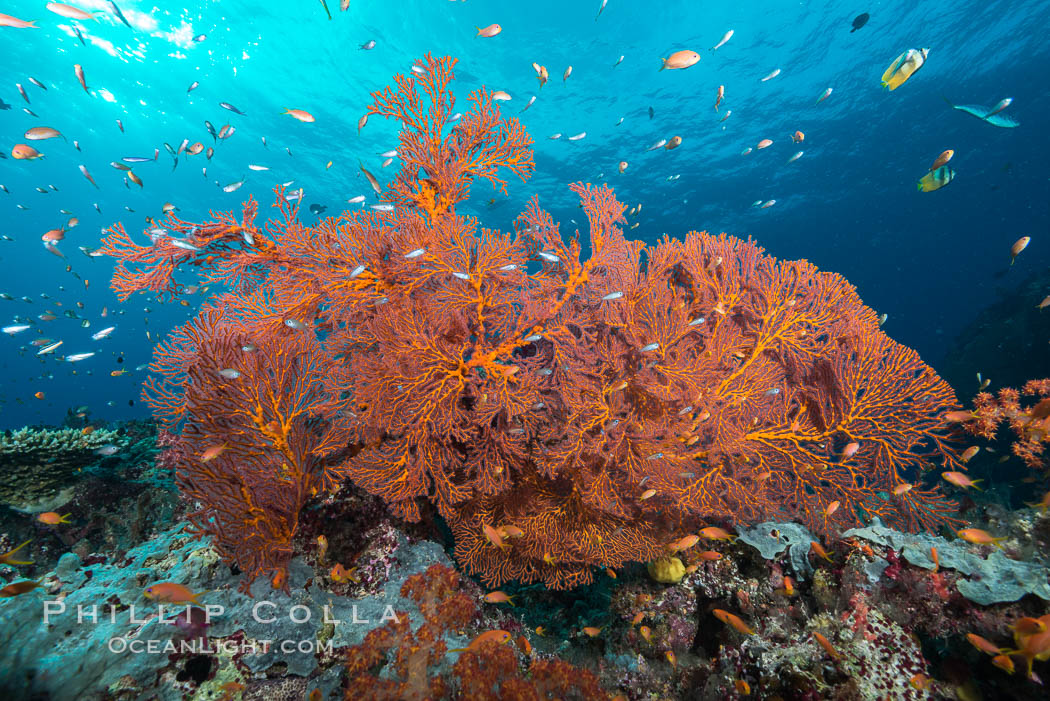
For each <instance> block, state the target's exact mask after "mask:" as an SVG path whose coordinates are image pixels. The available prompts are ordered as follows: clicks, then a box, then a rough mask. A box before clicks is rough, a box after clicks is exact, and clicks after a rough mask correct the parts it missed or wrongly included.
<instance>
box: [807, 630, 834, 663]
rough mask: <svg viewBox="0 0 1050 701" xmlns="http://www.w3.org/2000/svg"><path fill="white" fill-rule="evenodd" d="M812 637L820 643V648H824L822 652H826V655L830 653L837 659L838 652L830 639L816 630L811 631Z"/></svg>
mask: <svg viewBox="0 0 1050 701" xmlns="http://www.w3.org/2000/svg"><path fill="white" fill-rule="evenodd" d="M813 638H814V639H815V640H816V641H817V642H818V643H819V644H820V646H821V647H822V648H824V652H826V653H828V655H830V656H831V658H832V659H838V657H839V652H838V650H836V649H835V647H834V646H833V645H832V644H831V641H830V640H828V639H827V638H825V637H824V636H823V635H821V634H820V633H818V632H816V631H814V632H813Z"/></svg>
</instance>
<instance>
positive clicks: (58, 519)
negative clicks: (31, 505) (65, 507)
mask: <svg viewBox="0 0 1050 701" xmlns="http://www.w3.org/2000/svg"><path fill="white" fill-rule="evenodd" d="M69 516H70V514H66V515H65V516H59V515H58V514H57V513H55V512H54V511H48V512H46V513H43V514H40V515H39V516H37V517H36V520H37V521H40V523H46V524H47V525H49V526H57V525H58V524H60V523H69V522H70V521H69Z"/></svg>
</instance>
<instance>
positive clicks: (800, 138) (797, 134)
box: [791, 130, 806, 144]
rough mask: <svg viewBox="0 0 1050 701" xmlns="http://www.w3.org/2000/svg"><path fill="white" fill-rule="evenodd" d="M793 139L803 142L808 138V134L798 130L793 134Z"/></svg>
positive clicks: (797, 142)
mask: <svg viewBox="0 0 1050 701" xmlns="http://www.w3.org/2000/svg"><path fill="white" fill-rule="evenodd" d="M791 140H792V141H794V142H795V143H796V144H801V143H802V142H803V141H805V140H806V135H805V134H803V133H802V132H800V131H797V130H796V131H795V133H794V134H792V135H791Z"/></svg>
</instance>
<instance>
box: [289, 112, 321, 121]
mask: <svg viewBox="0 0 1050 701" xmlns="http://www.w3.org/2000/svg"><path fill="white" fill-rule="evenodd" d="M284 114H290V115H292V116H293V117H295V118H296V119H298V120H299V121H300V122H312V121H314V116H313V115H312V114H310V113H309V112H307V111H306V110H285V111H284Z"/></svg>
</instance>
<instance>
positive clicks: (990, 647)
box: [966, 633, 1002, 655]
mask: <svg viewBox="0 0 1050 701" xmlns="http://www.w3.org/2000/svg"><path fill="white" fill-rule="evenodd" d="M966 639H967V640H969V641H970V644H971V645H973V646H974V647H975V648H977V649H978V650H980V651H981V652H983V653H985V654H987V655H998V654H999V653H1000V652H1002V648H1000V647H999V646H998V645H996V644H995V643H993V642H992V641H991V640H986V639H985V638H982V637H981V636H979V635H977V634H976V633H967V634H966Z"/></svg>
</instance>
